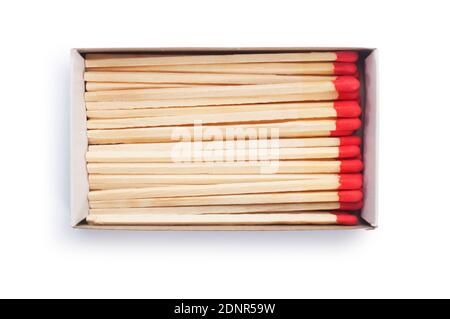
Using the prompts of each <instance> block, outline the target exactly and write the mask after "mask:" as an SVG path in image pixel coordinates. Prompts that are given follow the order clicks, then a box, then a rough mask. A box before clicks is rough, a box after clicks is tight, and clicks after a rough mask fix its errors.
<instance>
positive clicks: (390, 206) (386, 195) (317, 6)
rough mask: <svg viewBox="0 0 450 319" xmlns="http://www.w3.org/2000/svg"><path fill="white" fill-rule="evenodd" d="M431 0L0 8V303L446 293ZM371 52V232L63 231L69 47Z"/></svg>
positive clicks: (444, 84)
mask: <svg viewBox="0 0 450 319" xmlns="http://www.w3.org/2000/svg"><path fill="white" fill-rule="evenodd" d="M446 3H448V2H446V1H421V2H418V1H395V2H394V1H377V2H374V1H371V2H369V1H367V2H364V1H280V0H278V1H272V2H270V1H261V0H259V1H231V0H227V1H222V2H218V1H132V0H127V1H92V0H90V1H81V0H78V1H43V0H42V1H9V2H5V1H3V2H2V3H1V4H0V35H1V37H0V39H1V41H0V49H1V50H0V63H1V65H0V94H1V98H0V107H1V113H0V114H1V125H0V131H1V138H2V147H1V151H0V161H1V166H0V167H1V175H0V187H1V192H0V194H1V195H0V199H1V203H2V206H1V208H0V209H1V220H0V223H1V229H0V297H149V298H150V297H160V298H166V297H167V298H168V297H174V298H177V297H184V298H188V297H192V298H193V297H198V298H202V297H287V298H293V297H309V298H312V297H450V291H449V286H450V276H449V269H450V256H449V244H450V235H449V233H450V232H449V225H450V209H449V200H448V198H449V197H450V196H449V182H448V181H449V180H450V175H449V172H448V165H449V158H448V154H449V152H448V146H449V137H450V136H449V129H450V125H449V118H450V103H449V95H450V88H449V74H450V69H449V53H450V43H449V31H450V22H449V21H450V20H449V18H448V12H449V8H448V7H446V5H445V4H446ZM135 46H141V47H146V46H367V47H377V48H379V50H380V52H379V53H380V54H379V62H380V109H381V117H380V123H381V125H380V129H381V135H380V138H381V140H380V166H379V168H380V188H379V190H380V196H379V213H380V227H379V229H377V230H375V231H356V232H278V233H276V232H275V233H264V232H205V233H201V232H153V233H152V232H108V231H83V230H73V229H71V228H70V227H69V208H68V207H69V181H68V172H69V166H68V163H69V158H68V156H69V155H68V151H69V147H68V142H69V139H68V134H69V128H68V125H69V115H68V114H69V113H68V110H69V65H70V60H69V50H70V48H72V47H135Z"/></svg>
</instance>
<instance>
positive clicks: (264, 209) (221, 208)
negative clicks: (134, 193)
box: [89, 202, 363, 214]
mask: <svg viewBox="0 0 450 319" xmlns="http://www.w3.org/2000/svg"><path fill="white" fill-rule="evenodd" d="M362 206H363V203H362V202H354V203H344V202H341V203H340V202H322V203H294V204H284V203H278V204H253V205H215V206H176V207H137V208H131V207H126V208H91V209H89V213H90V214H173V213H177V214H243V213H269V212H272V213H275V212H290V211H291V212H293V211H298V212H301V211H312V210H319V211H320V210H339V209H341V210H358V209H361V208H362Z"/></svg>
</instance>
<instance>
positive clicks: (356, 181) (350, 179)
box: [339, 174, 363, 190]
mask: <svg viewBox="0 0 450 319" xmlns="http://www.w3.org/2000/svg"><path fill="white" fill-rule="evenodd" d="M339 184H340V185H339V189H340V190H346V189H361V187H362V184H363V179H362V174H341V175H339Z"/></svg>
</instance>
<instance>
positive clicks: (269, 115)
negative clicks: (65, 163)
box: [87, 107, 361, 129]
mask: <svg viewBox="0 0 450 319" xmlns="http://www.w3.org/2000/svg"><path fill="white" fill-rule="evenodd" d="M360 112H361V110H360V108H358V107H354V108H353V107H336V108H335V107H333V108H304V109H297V110H295V109H293V110H289V109H288V110H270V109H266V110H265V111H247V109H246V108H245V107H241V108H238V111H237V112H234V113H230V112H229V113H211V114H193V115H180V116H176V115H172V116H166V117H163V116H159V117H143V118H126V119H97V120H96V119H89V120H88V121H87V127H88V129H117V128H137V127H152V126H172V125H186V124H192V123H194V122H196V121H197V122H198V121H201V122H202V123H203V124H211V123H239V122H261V121H277V120H298V119H320V118H336V117H349V116H351V115H353V116H355V117H357V116H359V115H360Z"/></svg>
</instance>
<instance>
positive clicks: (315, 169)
mask: <svg viewBox="0 0 450 319" xmlns="http://www.w3.org/2000/svg"><path fill="white" fill-rule="evenodd" d="M357 60H358V55H357V53H356V52H300V53H239V54H217V53H215V54H190V55H189V54H120V53H117V54H98V53H93V54H87V55H86V64H85V65H86V71H85V81H86V93H85V101H86V109H87V117H88V120H87V128H88V131H87V136H88V141H89V148H88V151H87V154H86V160H87V169H88V173H89V186H90V191H89V194H88V200H89V207H90V211H89V215H88V217H87V222H88V223H89V224H92V225H124V226H129V225H131V226H133V225H136V226H138V225H139V226H141V225H164V226H179V225H355V224H357V223H358V222H359V220H358V217H357V216H358V210H359V209H361V208H362V201H363V194H362V191H361V189H362V183H363V179H362V175H361V171H362V169H363V163H362V160H361V151H360V145H361V139H360V137H359V136H357V135H356V134H355V132H356V131H357V130H358V129H359V128H360V126H361V121H360V119H359V116H360V115H361V107H360V104H359V89H360V83H359V79H358V76H357V74H358V69H357V65H356V63H357ZM348 211H351V212H348Z"/></svg>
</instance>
